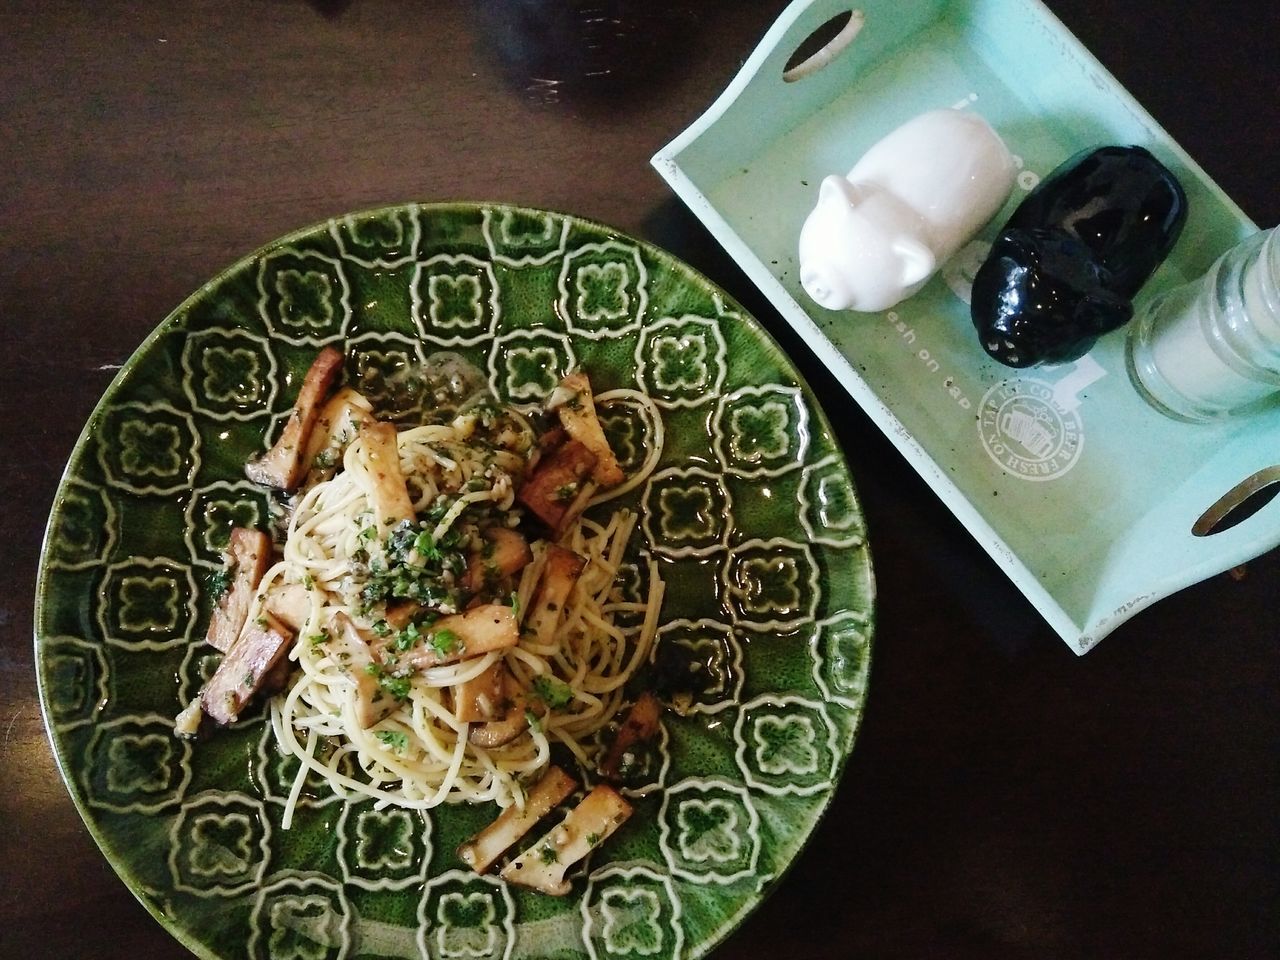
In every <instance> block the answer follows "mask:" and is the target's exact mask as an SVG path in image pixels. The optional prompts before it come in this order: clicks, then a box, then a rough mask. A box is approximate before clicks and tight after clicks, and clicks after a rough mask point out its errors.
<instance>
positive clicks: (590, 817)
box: [500, 783, 631, 897]
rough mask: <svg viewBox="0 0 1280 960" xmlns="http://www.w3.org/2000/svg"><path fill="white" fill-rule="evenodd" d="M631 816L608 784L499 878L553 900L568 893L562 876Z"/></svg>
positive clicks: (626, 803)
mask: <svg viewBox="0 0 1280 960" xmlns="http://www.w3.org/2000/svg"><path fill="white" fill-rule="evenodd" d="M630 816H631V804H629V803H628V802H627V801H626V799H625V798H624V797H623V796H622V794H620V793H618V791H617V790H615V789H614V788H613V787H611V786H609V785H608V784H607V783H602V784H599V785H598V786H596V787H595V788H594V789H593V790H592V791H591V792H590V793H588V794H587V795H586V796H585V797H584V798H583V800H582V802H581V803H579V804H578V805H577V806H576V807H574V808H573V809H572V810H570V811H569V813H568V815H567V816H566V817H565V818H564V820H562V821H561V822H560V824H559V825H558V826H555V827H552V828H551V830H550V831H548V833H547V834H546V835H545V836H544V837H542V839H540V840H538V841H537V842H536V843H534V844H533V846H531V847H530V848H529V849H528V850H526V851H525V852H524V853H522V854H520V856H518V857H516V858H515V859H514V860H512V861H511V862H510V863H508V864H507V865H506V866H505V867H503V868H502V872H501V874H500V876H501V877H502V879H503V880H506V881H508V882H509V883H517V884H519V885H521V886H523V887H532V888H533V889H534V890H538V891H540V892H542V893H547V894H550V895H551V896H554V897H561V896H564V895H565V894H566V893H568V892H569V881H567V880H566V879H565V877H564V875H565V873H566V872H567V871H568V870H569V868H570V867H572V866H573V865H574V864H575V863H577V862H578V861H579V860H581V859H582V858H583V857H585V856H586V855H587V854H588V853H590V852H591V851H592V850H593V849H594V848H595V847H596V846H598V845H599V844H601V843H603V842H604V841H605V840H608V839H609V837H610V836H612V834H613V832H614V831H615V830H617V829H618V827H620V826H622V824H624V823H626V821H627V818H628V817H630Z"/></svg>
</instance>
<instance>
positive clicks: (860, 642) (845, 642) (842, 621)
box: [809, 613, 871, 710]
mask: <svg viewBox="0 0 1280 960" xmlns="http://www.w3.org/2000/svg"><path fill="white" fill-rule="evenodd" d="M868 632H869V625H868V624H867V619H866V617H864V616H857V615H854V614H851V613H842V614H839V615H837V616H835V617H831V618H829V619H826V620H819V621H818V622H817V623H816V624H815V625H814V630H813V635H812V637H810V640H809V650H810V652H811V654H812V655H813V679H814V682H815V683H816V684H817V685H818V689H819V690H821V691H822V695H823V696H824V697H826V698H827V699H828V700H830V701H832V702H834V703H839V704H841V705H842V706H844V707H846V708H849V709H851V710H852V709H854V708H856V706H857V705H858V704H859V703H860V702H861V701H862V698H863V697H864V696H865V695H866V691H867V672H868V669H869V667H870V658H871V641H870V639H869V638H868V636H867V633H868Z"/></svg>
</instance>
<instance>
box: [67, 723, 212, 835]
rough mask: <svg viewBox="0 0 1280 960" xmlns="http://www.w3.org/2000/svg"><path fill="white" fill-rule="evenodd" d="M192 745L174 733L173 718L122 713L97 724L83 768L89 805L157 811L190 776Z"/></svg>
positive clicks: (173, 802)
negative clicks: (123, 714) (120, 715)
mask: <svg viewBox="0 0 1280 960" xmlns="http://www.w3.org/2000/svg"><path fill="white" fill-rule="evenodd" d="M190 760H191V746H190V745H189V744H188V743H187V742H186V741H184V740H178V739H177V738H176V737H174V735H173V718H172V717H161V716H157V715H154V714H150V715H144V716H124V717H120V718H118V719H115V720H108V721H105V722H103V723H100V724H98V725H97V726H96V727H94V729H93V735H92V737H91V738H90V740H89V744H88V746H87V747H86V748H85V754H84V765H83V767H82V768H81V770H80V773H81V777H82V783H83V786H84V790H85V796H86V799H87V801H88V803H89V805H90V806H91V807H96V808H98V809H100V810H109V811H111V812H113V813H137V814H152V813H158V812H159V811H161V810H165V809H167V808H169V807H172V806H174V805H176V804H177V803H178V802H179V801H180V800H181V798H182V793H183V791H184V790H185V789H186V786H187V783H188V782H190V779H191V768H190Z"/></svg>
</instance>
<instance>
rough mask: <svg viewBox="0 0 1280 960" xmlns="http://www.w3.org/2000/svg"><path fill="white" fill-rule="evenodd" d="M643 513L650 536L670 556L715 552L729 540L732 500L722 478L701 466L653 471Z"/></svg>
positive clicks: (646, 486)
mask: <svg viewBox="0 0 1280 960" xmlns="http://www.w3.org/2000/svg"><path fill="white" fill-rule="evenodd" d="M640 513H641V516H642V517H643V518H644V530H645V536H646V537H647V538H648V540H649V542H650V543H652V544H653V545H654V549H655V550H656V551H657V552H658V553H661V554H665V555H666V556H671V557H701V556H707V555H708V554H711V553H714V552H715V551H716V550H718V549H720V548H722V547H723V546H724V545H725V544H726V543H727V542H728V539H729V533H730V531H731V530H732V528H733V501H732V498H731V497H730V496H729V491H728V490H727V489H726V488H725V485H724V479H723V478H722V477H719V476H717V475H716V474H714V473H710V472H709V471H707V470H703V469H701V468H700V467H692V466H691V467H683V468H681V467H676V468H673V469H670V470H661V471H659V472H657V473H655V474H654V475H653V476H651V477H650V478H649V481H648V483H647V484H646V485H645V491H644V497H643V499H642V500H641V506H640Z"/></svg>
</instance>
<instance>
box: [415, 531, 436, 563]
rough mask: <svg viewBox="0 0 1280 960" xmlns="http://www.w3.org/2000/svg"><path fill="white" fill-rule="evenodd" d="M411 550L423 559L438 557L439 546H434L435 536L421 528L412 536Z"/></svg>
mask: <svg viewBox="0 0 1280 960" xmlns="http://www.w3.org/2000/svg"><path fill="white" fill-rule="evenodd" d="M413 552H414V553H416V554H417V555H418V556H420V557H421V558H422V559H423V560H427V561H431V560H439V559H440V548H439V547H437V546H436V541H435V538H434V537H433V536H431V531H430V530H423V531H422V532H421V533H420V534H418V535H417V536H416V537H414V538H413Z"/></svg>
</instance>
